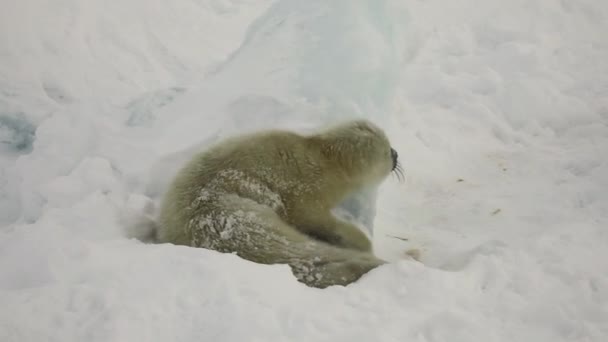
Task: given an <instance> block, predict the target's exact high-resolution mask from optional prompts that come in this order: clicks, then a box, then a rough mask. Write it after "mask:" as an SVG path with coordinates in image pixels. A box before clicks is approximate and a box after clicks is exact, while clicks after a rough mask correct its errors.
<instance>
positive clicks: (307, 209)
mask: <svg viewBox="0 0 608 342" xmlns="http://www.w3.org/2000/svg"><path fill="white" fill-rule="evenodd" d="M392 168H393V160H392V158H391V147H390V143H389V141H388V139H387V138H386V136H385V134H384V132H383V131H382V130H381V129H379V128H378V127H376V126H375V125H373V124H372V123H370V122H368V121H362V120H358V121H350V122H347V123H344V124H342V125H339V126H336V127H333V128H331V129H329V130H327V131H325V132H321V133H318V134H314V135H310V136H303V135H298V134H295V133H292V132H287V131H279V130H275V131H266V132H260V133H256V134H251V135H246V136H239V137H236V138H232V139H229V140H226V141H224V142H221V143H219V144H217V145H216V146H214V147H212V148H210V149H209V150H207V151H204V152H202V153H200V154H198V155H196V156H195V157H194V158H193V159H192V160H191V161H190V162H189V163H188V164H187V165H186V166H185V167H184V168H183V169H182V170H181V171H180V172H179V173H178V174H177V176H176V178H175V179H174V181H173V183H172V185H171V186H170V188H169V190H168V191H167V193H166V194H165V197H164V199H163V201H162V205H161V211H160V219H159V221H158V230H157V236H156V238H157V240H158V241H159V242H170V243H175V244H181V245H187V246H193V247H203V248H209V249H213V250H217V251H220V252H235V253H236V254H238V255H239V256H241V257H242V258H245V259H247V260H251V261H254V262H258V263H264V264H276V263H285V264H289V265H290V266H291V268H292V270H293V273H294V274H295V276H296V277H297V278H298V279H299V280H300V281H302V282H304V283H305V284H307V285H310V286H315V287H321V288H323V287H327V286H330V285H346V284H349V283H351V282H353V281H355V280H357V279H359V278H360V277H361V276H362V275H363V274H365V273H366V272H368V271H369V270H371V269H373V268H375V267H377V266H379V265H381V264H383V263H384V262H383V261H382V260H380V259H378V258H376V257H375V256H374V255H373V253H372V250H371V242H370V241H369V239H368V238H367V237H366V235H365V234H364V233H363V232H361V231H360V230H359V228H357V227H355V226H353V225H352V224H350V223H347V222H343V221H341V220H339V219H337V218H336V217H334V216H333V215H332V214H331V212H330V211H331V209H332V208H334V207H335V206H336V205H337V204H338V203H339V202H341V201H342V200H343V199H344V198H345V197H346V196H348V195H349V194H351V193H353V192H354V191H357V190H359V189H361V188H362V187H364V186H369V185H374V184H378V183H379V182H381V181H382V180H383V179H384V178H385V177H386V176H387V175H388V174H389V173H390V172H391V170H392Z"/></svg>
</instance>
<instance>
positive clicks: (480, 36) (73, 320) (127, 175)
mask: <svg viewBox="0 0 608 342" xmlns="http://www.w3.org/2000/svg"><path fill="white" fill-rule="evenodd" d="M1 7H2V10H1V11H0V163H1V164H0V225H1V227H2V228H1V229H0V341H7V342H13V341H15V342H17V341H18V342H25V341H62V342H63V341H349V342H354V341H420V342H423V341H424V342H441V341H449V342H458V341H466V342H470V341H535V342H540V341H550V342H558V341H593V342H596V341H597V342H600V341H607V340H608V2H606V1H599V0H579V1H558V0H536V1H530V0H512V1H502V0H487V1H483V2H479V1H474V0H456V1H440V0H426V1H419V0H401V1H398V0H356V1H346V0H336V1H322V0H308V1H299V0H275V1H270V0H171V1H169V0H158V1H144V0H125V1H120V2H107V1H102V0H92V1H84V2H83V1H76V0H61V1H54V2H48V1H40V0H20V1H8V0H5V1H3V2H2V5H1ZM355 117H363V118H368V119H371V120H373V121H374V122H376V123H377V124H378V125H380V126H382V127H383V128H384V129H385V130H386V131H387V134H388V135H389V137H390V139H391V141H392V143H393V146H394V148H395V149H396V150H397V151H398V152H399V155H400V159H401V163H402V165H403V167H404V169H405V173H406V179H405V181H402V182H400V181H399V180H397V179H396V178H395V177H392V178H389V179H387V180H386V181H385V182H384V183H383V185H382V186H381V187H380V189H379V192H378V195H377V203H376V215H375V219H374V222H373V239H374V248H375V252H376V253H377V254H378V255H379V256H381V257H383V258H384V259H386V260H389V261H391V262H390V263H389V264H387V265H385V266H382V267H379V268H377V269H375V270H373V271H371V272H370V273H368V274H366V275H365V276H364V277H363V278H362V279H360V280H359V281H357V282H356V283H353V284H351V285H349V286H347V287H340V286H334V287H330V288H327V289H324V290H320V289H315V288H309V287H306V286H305V285H303V284H301V283H298V282H297V281H296V279H295V277H294V276H293V275H292V274H291V271H290V269H289V267H288V266H285V265H260V264H255V263H252V262H249V261H245V260H243V259H240V258H238V257H237V256H235V255H231V254H221V253H218V252H214V251H210V250H205V249H199V248H188V247H183V246H174V245H170V244H157V245H154V244H144V243H142V242H140V241H138V240H136V239H132V238H129V237H127V235H126V233H125V229H124V226H123V225H122V223H121V222H122V221H121V217H122V215H123V214H124V213H125V212H137V211H141V210H143V208H144V207H145V206H146V204H147V203H149V202H150V201H152V202H154V201H158V199H159V198H160V196H161V195H162V192H163V190H164V188H165V187H166V186H167V183H168V182H169V181H170V178H171V176H172V175H173V173H174V172H175V171H176V169H177V168H178V167H179V166H181V165H182V163H183V162H184V161H185V160H187V158H188V157H189V156H190V155H191V154H192V153H193V152H194V151H196V150H199V149H201V148H204V147H205V146H208V145H209V144H211V143H214V142H216V141H218V140H219V139H221V138H224V137H228V136H232V135H234V134H239V133H243V132H248V131H252V130H258V129H263V128H268V127H274V128H285V129H291V130H294V131H300V132H309V131H311V130H315V129H317V128H319V127H325V126H326V125H328V124H330V123H333V122H336V121H339V120H343V119H348V118H355ZM411 250H418V251H419V253H420V262H418V261H415V260H413V259H411V258H409V257H408V256H407V255H406V252H407V251H411Z"/></svg>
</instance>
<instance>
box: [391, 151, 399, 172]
mask: <svg viewBox="0 0 608 342" xmlns="http://www.w3.org/2000/svg"><path fill="white" fill-rule="evenodd" d="M397 157H399V154H398V153H397V151H395V149H394V148H392V147H391V158H392V159H393V170H394V169H395V168H396V167H397Z"/></svg>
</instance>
